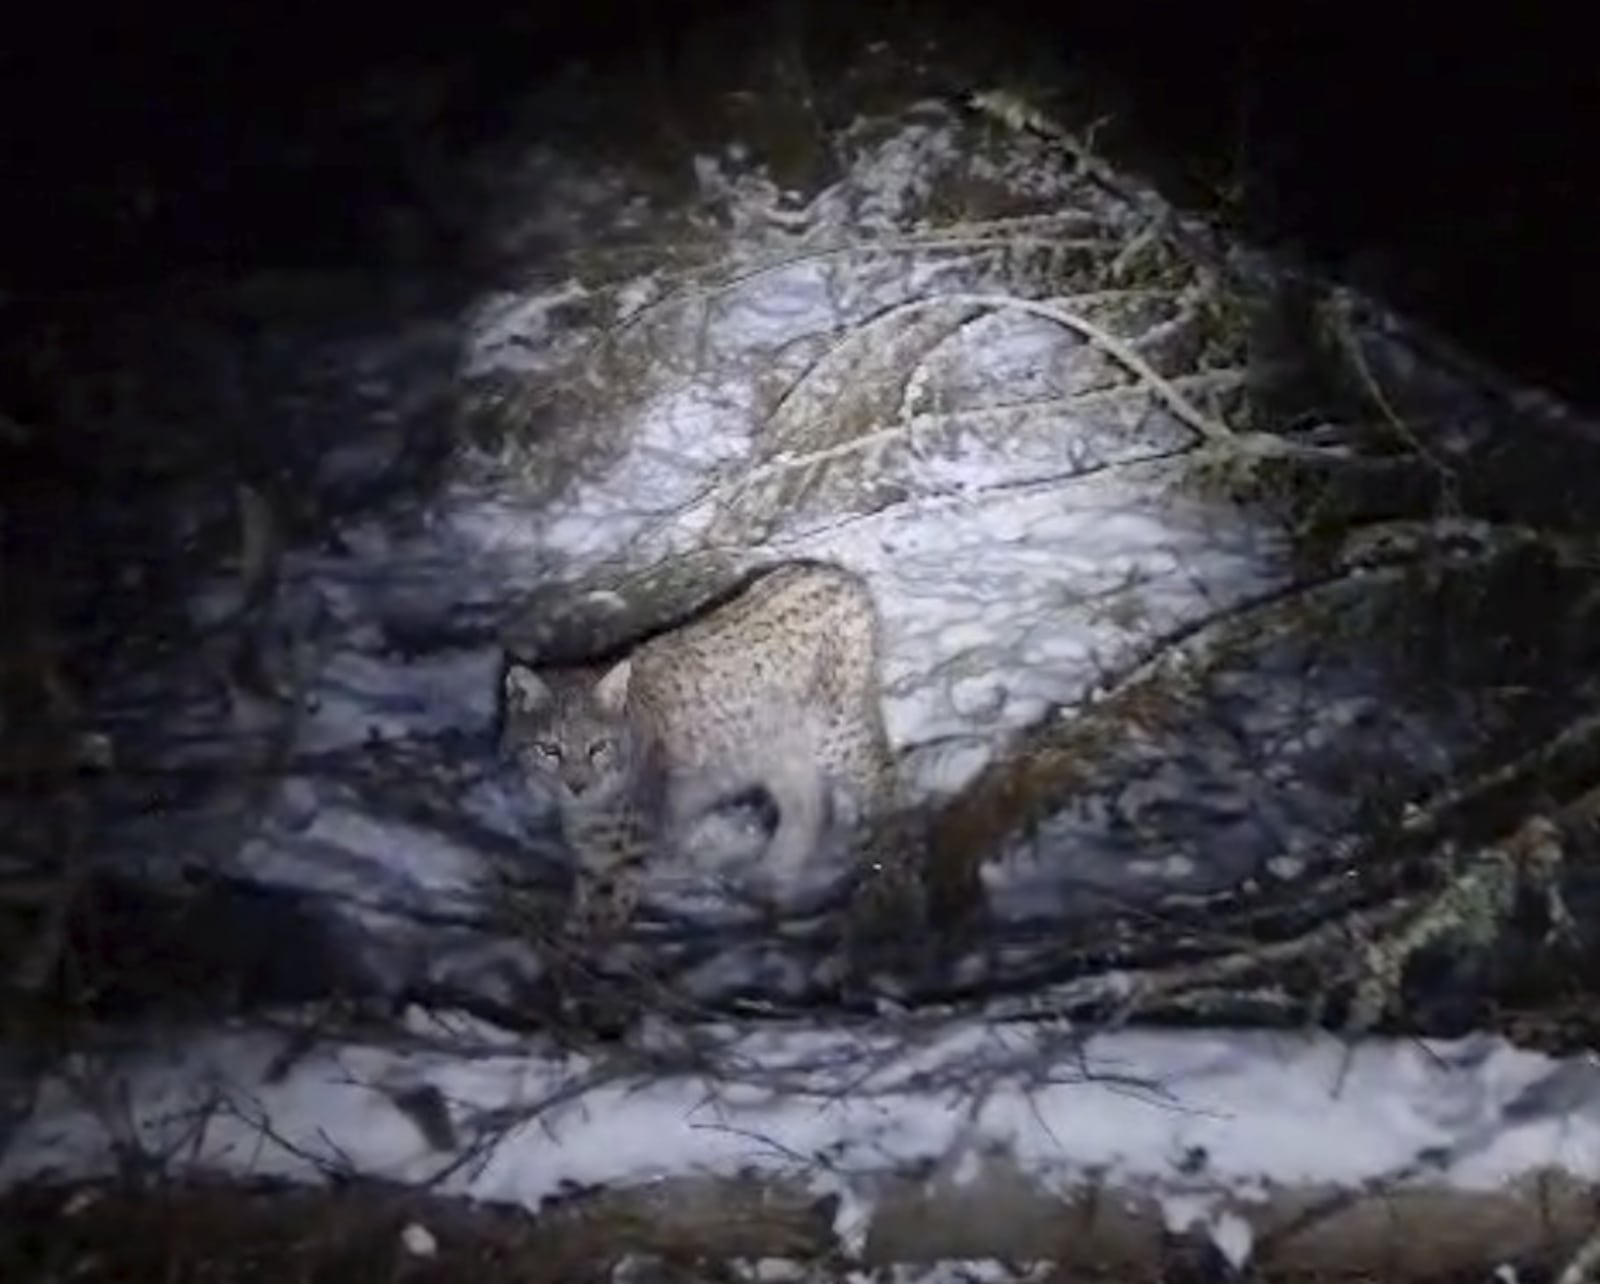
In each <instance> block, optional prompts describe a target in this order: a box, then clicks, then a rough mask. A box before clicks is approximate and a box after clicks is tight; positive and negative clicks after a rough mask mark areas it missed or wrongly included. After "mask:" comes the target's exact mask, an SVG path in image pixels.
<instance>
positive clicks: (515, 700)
mask: <svg viewBox="0 0 1600 1284" xmlns="http://www.w3.org/2000/svg"><path fill="white" fill-rule="evenodd" d="M505 692H506V707H507V708H508V709H512V710H515V711H516V712H517V713H538V712H539V710H540V709H543V708H544V707H545V706H546V705H548V704H549V703H550V700H551V696H552V693H551V690H550V687H549V684H548V683H546V682H545V680H544V679H543V678H541V677H540V676H539V675H538V674H537V673H535V672H534V671H533V670H532V669H530V668H529V667H528V666H527V665H525V664H513V665H511V666H510V667H508V668H507V669H506V677H505Z"/></svg>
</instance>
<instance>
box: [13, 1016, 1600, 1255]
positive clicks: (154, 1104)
mask: <svg viewBox="0 0 1600 1284" xmlns="http://www.w3.org/2000/svg"><path fill="white" fill-rule="evenodd" d="M472 1024H473V1023H471V1022H467V1021H463V1022H462V1023H461V1025H460V1026H459V1027H458V1028H459V1029H463V1030H466V1029H470V1028H471V1027H472ZM725 1033H727V1034H728V1035H730V1036H731V1037H733V1043H732V1045H731V1047H730V1048H729V1052H730V1054H731V1055H730V1058H729V1061H728V1064H730V1065H741V1066H745V1067H749V1068H750V1069H747V1070H746V1071H745V1072H743V1078H741V1079H739V1080H732V1079H718V1078H716V1077H709V1078H708V1077H706V1076H705V1075H704V1074H703V1073H702V1072H698V1071H697V1072H696V1073H694V1074H692V1075H673V1074H669V1073H661V1072H658V1073H657V1074H655V1075H646V1076H644V1077H617V1078H612V1079H607V1078H605V1077H603V1076H602V1077H601V1078H600V1079H599V1081H593V1082H589V1086H587V1087H583V1086H581V1085H583V1084H584V1082H585V1081H586V1080H590V1079H591V1078H593V1077H594V1076H596V1075H597V1074H598V1073H599V1072H600V1070H601V1069H602V1067H601V1066H600V1065H599V1064H598V1063H596V1062H593V1061H591V1060H590V1059H588V1058H586V1057H584V1056H581V1055H578V1054H575V1053H561V1052H559V1051H557V1050H555V1049H553V1048H549V1047H541V1048H540V1049H538V1050H535V1051H531V1052H515V1051H509V1050H508V1051H506V1052H503V1053H502V1052H495V1051H494V1050H493V1046H494V1045H493V1044H492V1043H490V1042H488V1041H483V1042H481V1043H480V1044H479V1048H480V1053H479V1055H476V1056H474V1057H471V1058H463V1057H460V1056H452V1055H448V1054H444V1053H427V1052H410V1053H406V1052H396V1051H392V1050H386V1049H383V1048H378V1047H375V1046H368V1045H361V1044H356V1043H347V1044H344V1045H342V1046H332V1047H323V1048H320V1049H319V1050H318V1051H316V1052H314V1053H310V1054H308V1055H306V1056H305V1057H304V1058H303V1059H301V1060H299V1061H297V1062H296V1063H295V1065H294V1067H293V1068H291V1069H290V1070H289V1071H288V1073H287V1074H285V1075H283V1076H282V1077H280V1078H276V1079H273V1078H271V1077H270V1076H269V1075H268V1073H267V1070H268V1067H269V1066H270V1065H271V1063H272V1062H273V1060H274V1058H275V1057H276V1056H277V1055H278V1054H279V1053H280V1052H281V1042H280V1041H279V1039H278V1038H276V1037H272V1036H269V1035H266V1034H262V1033H248V1032H218V1033H212V1034H209V1035H203V1036H199V1037H194V1038H190V1039H187V1040H184V1041H180V1042H178V1043H177V1044H176V1045H172V1044H167V1045H165V1046H162V1045H161V1044H159V1043H157V1044H153V1045H152V1046H151V1047H149V1048H148V1049H145V1050H144V1051H142V1052H140V1053H138V1054H133V1055H130V1056H128V1057H126V1058H125V1059H124V1060H122V1061H120V1062H113V1063H112V1064H111V1066H110V1067H109V1069H110V1070H111V1071H113V1072H115V1073H116V1074H117V1075H118V1076H119V1077H120V1078H121V1079H122V1081H123V1082H124V1083H125V1086H126V1091H125V1093H122V1092H119V1094H118V1095H117V1097H116V1098H115V1099H116V1100H118V1101H120V1102H125V1103H126V1109H127V1120H126V1122H127V1125H128V1126H129V1127H130V1128H131V1130H132V1133H131V1135H132V1136H134V1137H136V1138H137V1139H138V1140H139V1142H140V1143H141V1144H142V1145H143V1146H144V1147H145V1148H146V1149H147V1150H148V1151H150V1152H151V1153H159V1154H166V1155H172V1154H176V1153H179V1150H180V1145H179V1143H181V1150H182V1153H183V1154H185V1155H186V1156H188V1157H189V1158H188V1160H187V1162H189V1163H192V1164H193V1165H195V1166H196V1167H198V1168H201V1169H220V1170H222V1171H224V1172H227V1173H231V1174H235V1175H240V1176H265V1175H271V1176H280V1177H287V1178H293V1179H296V1180H302V1181H316V1180H320V1179H321V1176H322V1174H321V1171H320V1170H319V1168H318V1167H317V1165H318V1163H319V1162H320V1163H324V1164H329V1165H332V1166H334V1167H335V1168H337V1169H340V1170H344V1171H351V1170H353V1171H357V1172H361V1173H365V1174H368V1175H372V1176H377V1177H382V1178H387V1179H392V1180H399V1181H425V1180H428V1179H429V1178H430V1177H432V1176H434V1175H436V1174H437V1173H438V1172H439V1171H440V1169H441V1168H442V1167H444V1166H447V1165H450V1164H451V1162H452V1158H453V1157H451V1156H440V1155H439V1154H438V1153H437V1152H435V1151H433V1150H431V1149H430V1148H429V1146H428V1144H427V1143H426V1142H425V1141H424V1140H423V1139H422V1138H420V1137H419V1136H418V1134H417V1131H416V1129H415V1127H414V1126H413V1125H412V1124H411V1123H410V1122H409V1121H408V1120H407V1119H406V1118H405V1116H404V1115H403V1114H401V1113H400V1112H399V1111H398V1110H397V1109H396V1108H395V1107H394V1106H393V1105H392V1104H391V1103H390V1101H389V1098H388V1096H387V1095H386V1094H385V1093H384V1092H383V1091H382V1090H381V1088H380V1087H379V1086H378V1085H381V1084H383V1083H389V1082H394V1081H395V1080H396V1078H397V1077H403V1078H404V1081H406V1082H413V1083H431V1084H432V1085H433V1086H434V1087H435V1088H437V1089H438V1091H439V1092H440V1093H441V1094H442V1095H443V1096H444V1097H445V1099H446V1100H449V1101H450V1102H451V1103H452V1108H453V1113H455V1114H456V1115H457V1117H458V1118H461V1119H468V1120H470V1119H473V1118H485V1117H490V1115H491V1114H495V1113H498V1115H499V1117H500V1118H502V1119H504V1118H506V1117H508V1116H507V1113H506V1112H510V1117H514V1118H523V1119H525V1121H526V1122H525V1123H523V1124H521V1125H517V1126H512V1127H510V1128H508V1129H507V1130H506V1131H505V1132H504V1134H503V1135H502V1136H501V1137H500V1139H499V1141H498V1143H497V1144H495V1145H493V1146H492V1147H491V1148H490V1152H489V1154H488V1155H487V1156H486V1158H485V1162H484V1163H482V1164H481V1165H474V1166H469V1167H467V1168H458V1169H457V1170H456V1171H454V1172H452V1173H451V1174H450V1175H449V1176H447V1177H446V1178H445V1180H444V1182H443V1184H442V1188H443V1189H444V1190H445V1191H447V1192H450V1193H461V1194H470V1195H474V1196H477V1197H480V1198H485V1199H494V1200H509V1201H515V1202H520V1203H523V1204H526V1205H529V1206H537V1205H538V1204H539V1202H540V1201H541V1200H543V1199H545V1198H547V1197H549V1196H551V1195H555V1194H558V1193H560V1192H561V1191H562V1190H564V1189H568V1188H570V1187H571V1186H572V1185H573V1184H574V1183H576V1184H577V1185H579V1186H584V1187H589V1186H613V1185H615V1186H621V1185H632V1184H637V1183H640V1182H648V1181H650V1180H652V1179H656V1178H661V1177H666V1176H672V1175H685V1174H701V1175H723V1176H729V1177H733V1176H737V1175H741V1174H743V1175H747V1176H749V1175H764V1176H771V1177H779V1176H782V1177H796V1176H798V1177H802V1178H805V1179H807V1180H809V1181H810V1182H811V1184H812V1185H813V1186H814V1187H815V1188H816V1189H817V1190H818V1193H819V1194H822V1193H835V1194H838V1195H839V1196H840V1197H841V1199H842V1202H841V1204H840V1212H839V1220H840V1230H841V1232H843V1233H844V1234H845V1235H846V1238H847V1239H859V1236H860V1235H861V1234H862V1233H863V1228H864V1220H865V1219H866V1218H867V1217H869V1215H870V1212H871V1195H870V1192H871V1190H872V1189H874V1186H873V1183H874V1181H875V1180H877V1179H879V1178H881V1177H882V1176H884V1175H886V1174H890V1173H900V1174H908V1173H911V1172H914V1171H928V1170H929V1165H937V1164H938V1163H939V1161H940V1160H942V1159H944V1158H946V1157H948V1156H952V1155H955V1154H957V1153H958V1152H959V1151H960V1150H961V1149H962V1148H965V1147H973V1148H975V1149H978V1150H981V1151H983V1152H984V1153H992V1154H1007V1155H1009V1156H1011V1157H1013V1158H1014V1159H1015V1160H1016V1161H1017V1162H1018V1163H1020V1164H1021V1165H1022V1166H1023V1167H1024V1169H1025V1170H1026V1171H1028V1172H1030V1173H1032V1174H1035V1175H1037V1177H1038V1178H1039V1179H1040V1180H1041V1181H1042V1182H1044V1184H1045V1185H1046V1186H1047V1187H1049V1188H1054V1189H1058V1190H1061V1191H1063V1192H1065V1191H1066V1190H1068V1189H1070V1188H1071V1187H1073V1186H1074V1184H1076V1183H1081V1182H1084V1181H1087V1180H1089V1179H1090V1178H1091V1175H1096V1174H1098V1175H1099V1176H1100V1177H1102V1178H1104V1179H1105V1180H1108V1181H1110V1182H1111V1183H1112V1184H1113V1185H1114V1186H1118V1187H1125V1188H1128V1189H1132V1190H1138V1191H1141V1192H1146V1193H1148V1194H1150V1195H1152V1196H1154V1197H1156V1198H1160V1199H1163V1200H1170V1201H1171V1202H1170V1204H1169V1210H1170V1213H1171V1215H1174V1216H1180V1217H1189V1219H1190V1220H1193V1219H1194V1218H1196V1217H1199V1216H1201V1215H1202V1214H1204V1215H1205V1216H1207V1217H1209V1216H1210V1214H1209V1212H1207V1210H1208V1209H1211V1208H1214V1207H1223V1204H1221V1203H1219V1202H1218V1201H1219V1200H1221V1199H1222V1197H1223V1196H1224V1195H1226V1196H1228V1197H1229V1200H1228V1202H1229V1203H1231V1205H1232V1207H1233V1208H1234V1209H1235V1210H1237V1206H1238V1201H1239V1200H1241V1199H1244V1200H1248V1199H1250V1198H1252V1197H1255V1198H1259V1197H1262V1196H1263V1195H1264V1193H1265V1192H1266V1191H1267V1190H1268V1189H1270V1188H1273V1187H1284V1186H1291V1187H1292V1186H1299V1185H1303V1184H1314V1185H1318V1186H1322V1185H1334V1186H1341V1187H1353V1186H1356V1185H1358V1184H1361V1183H1364V1182H1367V1181H1371V1180H1373V1179H1376V1178H1379V1177H1383V1176H1386V1175H1387V1176H1390V1177H1392V1176H1393V1175H1394V1174H1396V1173H1398V1172H1401V1171H1403V1170H1406V1169H1408V1167H1409V1166H1411V1165H1416V1164H1418V1163H1419V1160H1420V1157H1421V1156H1422V1155H1423V1153H1424V1152H1426V1151H1433V1152H1435V1153H1437V1154H1438V1155H1440V1156H1441V1158H1440V1159H1439V1160H1438V1167H1437V1170H1436V1171H1435V1170H1433V1169H1429V1168H1428V1167H1427V1165H1425V1164H1424V1165H1422V1166H1421V1171H1422V1172H1423V1173H1424V1174H1426V1175H1428V1176H1430V1177H1431V1178H1432V1179H1434V1180H1439V1181H1444V1182H1448V1183H1450V1184H1453V1185H1456V1186H1459V1187H1464V1188H1472V1189H1484V1190H1488V1189H1494V1188H1496V1187H1498V1186H1500V1185H1501V1184H1503V1183H1505V1182H1507V1181H1509V1180H1511V1179H1513V1178H1516V1177H1519V1176H1522V1175H1526V1174H1527V1173H1529V1172H1532V1171H1534V1170H1536V1169H1539V1168H1543V1167H1550V1168H1555V1169H1560V1170H1564V1171H1566V1172H1568V1173H1570V1174H1572V1175H1573V1176H1574V1177H1576V1178H1578V1179H1580V1180H1586V1181H1592V1180H1595V1179H1597V1178H1600V1098H1597V1099H1588V1100H1585V1101H1582V1102H1580V1103H1578V1104H1577V1106H1576V1107H1573V1106H1570V1105H1566V1104H1563V1105H1562V1107H1561V1108H1559V1109H1552V1110H1550V1111H1548V1112H1545V1111H1524V1110H1508V1109H1507V1107H1508V1106H1510V1105H1511V1104H1512V1103H1513V1102H1515V1101H1517V1100H1518V1099H1519V1098H1521V1097H1523V1096H1524V1095H1525V1094H1526V1093H1527V1092H1528V1091H1529V1090H1530V1088H1533V1087H1535V1086H1536V1085H1538V1084H1539V1083H1540V1082H1542V1081H1544V1080H1546V1079H1548V1078H1549V1077H1550V1076H1551V1075H1553V1074H1556V1073H1558V1072H1560V1071H1562V1070H1563V1069H1564V1066H1565V1064H1566V1063H1560V1062H1556V1061H1553V1060H1551V1059H1549V1058H1546V1057H1543V1056H1540V1055H1537V1054H1534V1053H1528V1052H1521V1051H1517V1050H1515V1049H1513V1048H1511V1047H1509V1046H1508V1045H1506V1044H1504V1043H1502V1042H1500V1041H1497V1040H1490V1039H1481V1038H1479V1039H1471V1040H1464V1041H1460V1042H1455V1043H1435V1044H1423V1043H1410V1042H1408V1043H1382V1042H1374V1043H1370V1044H1363V1045H1360V1046H1359V1047H1357V1048H1356V1049H1354V1050H1353V1052H1354V1055H1353V1056H1352V1049H1351V1048H1350V1047H1349V1046H1348V1045H1347V1044H1346V1043H1345V1042H1344V1041H1342V1040H1339V1039H1337V1038H1333V1037H1322V1036H1302V1035H1288V1034H1284V1035H1263V1034H1243V1033H1228V1032H1217V1033H1211V1034H1198V1035H1189V1034H1180V1033H1158V1032H1144V1031H1123V1032H1117V1033H1109V1034H1101V1035H1093V1036H1089V1037H1086V1038H1085V1039H1084V1041H1083V1044H1082V1053H1083V1055H1082V1059H1081V1062H1080V1061H1075V1062H1074V1065H1081V1067H1082V1070H1083V1072H1084V1075H1083V1077H1081V1078H1076V1079H1064V1078H1063V1077H1062V1076H1061V1075H1060V1074H1059V1072H1057V1073H1053V1074H1050V1075H1044V1074H1042V1073H1041V1072H1042V1071H1043V1070H1044V1069H1045V1068H1046V1067H1047V1066H1049V1065H1056V1066H1057V1068H1058V1071H1059V1062H1060V1058H1059V1050H1054V1051H1052V1050H1051V1049H1052V1045H1049V1044H1047V1043H1046V1042H1043V1041H1042V1040H1036V1037H1035V1036H1034V1035H1032V1034H1030V1033H1029V1032H1028V1031H1026V1030H1023V1029H1021V1028H1012V1029H1008V1030H1006V1031H1004V1032H1003V1033H1002V1032H1001V1031H998V1030H996V1029H992V1028H986V1027H982V1026H978V1025H962V1024H958V1025H952V1026H950V1027H947V1028H946V1029H945V1030H944V1031H943V1032H942V1033H941V1034H939V1035H938V1036H937V1037H934V1038H932V1039H931V1040H930V1041H929V1042H927V1043H925V1044H912V1045H908V1044H907V1043H906V1040H905V1035H904V1032H896V1031H894V1030H892V1029H887V1028H886V1029H883V1030H879V1031H866V1030H858V1029H836V1030H827V1029H821V1030H811V1031H795V1030H790V1029H782V1030H778V1029H762V1030H755V1031H749V1032H746V1033H743V1034H735V1033H734V1032H732V1031H727V1032H725ZM502 1043H503V1041H502ZM896 1049H898V1050H899V1052H898V1055H889V1056H887V1057H885V1056H884V1055H883V1054H884V1053H891V1054H892V1053H893V1052H894V1051H895V1050H896ZM974 1058H978V1059H977V1060H974ZM979 1065H981V1066H982V1067H983V1070H982V1078H983V1086H982V1088H981V1089H979V1088H977V1087H974V1088H973V1089H972V1090H971V1091H969V1092H952V1091H950V1090H948V1088H945V1087H938V1088H936V1087H934V1086H931V1085H933V1084H936V1083H938V1084H943V1083H947V1082H951V1083H953V1082H972V1079H971V1076H972V1074H973V1073H974V1070H975V1067H977V1066H979ZM863 1067H869V1069H868V1071H867V1072H866V1073H865V1075H863V1069H862V1068H863ZM777 1074H783V1075H784V1077H785V1080H786V1083H785V1086H784V1087H783V1088H782V1090H779V1089H778V1088H777V1086H776V1084H775V1083H773V1082H771V1081H769V1079H768V1078H767V1076H768V1075H777ZM518 1112H523V1113H520V1114H519V1113H518ZM114 1132H115V1126H113V1127H112V1128H109V1129H108V1127H107V1126H106V1124H105V1123H103V1122H102V1120H101V1119H100V1117H99V1116H98V1115H97V1114H95V1113H94V1111H93V1110H92V1108H90V1107H88V1106H86V1105H85V1102H84V1098H83V1096H82V1094H80V1093H79V1092H77V1091H76V1090H75V1089H74V1088H73V1087H71V1086H70V1085H68V1084H65V1083H63V1082H61V1081H59V1080H48V1081H46V1083H45V1084H44V1085H43V1088H42V1090H41V1093H40V1096H39V1098H38V1106H37V1108H36V1110H35V1111H34V1113H33V1115H32V1116H31V1117H30V1118H29V1119H28V1120H27V1121H26V1122H25V1123H24V1124H22V1125H21V1127H20V1128H19V1129H18V1131H17V1134H16V1136H15V1138H14V1140H13V1143H12V1145H11V1146H10V1148H9V1149H8V1151H7V1153H6V1154H5V1155H4V1157H3V1159H0V1180H3V1181H4V1182H5V1183H7V1184H10V1183H15V1182H18V1181H22V1180H26V1179H28V1178H32V1177H40V1176H45V1175H54V1176H66V1177H90V1176H97V1175H102V1174H107V1173H109V1172H111V1171H112V1170H113V1169H114V1168H115V1165H116V1158H117V1157H116V1151H115V1147H114V1146H113V1144H112V1135H113V1133H114ZM1195 1154H1203V1155H1204V1156H1205V1160H1206V1162H1205V1165H1204V1167H1203V1169H1201V1170H1199V1171H1198V1172H1197V1171H1194V1170H1193V1167H1192V1164H1191V1163H1186V1160H1185V1157H1186V1156H1193V1155H1195ZM1241 1215H1242V1214H1241ZM1209 1224H1210V1225H1211V1226H1212V1228H1213V1233H1214V1234H1216V1235H1217V1236H1218V1238H1219V1246H1220V1247H1222V1248H1223V1249H1224V1251H1225V1252H1228V1253H1230V1255H1232V1254H1233V1253H1239V1252H1243V1251H1244V1248H1245V1245H1246V1239H1247V1237H1246V1235H1245V1233H1244V1231H1243V1230H1242V1229H1241V1228H1240V1227H1239V1226H1237V1225H1236V1224H1235V1223H1234V1222H1233V1221H1231V1220H1228V1219H1227V1218H1219V1219H1214V1220H1212V1221H1211V1222H1210V1223H1209Z"/></svg>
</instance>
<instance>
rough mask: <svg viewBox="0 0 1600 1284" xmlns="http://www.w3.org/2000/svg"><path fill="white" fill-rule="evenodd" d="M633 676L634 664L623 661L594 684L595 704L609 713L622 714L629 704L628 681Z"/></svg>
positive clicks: (629, 661)
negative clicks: (624, 707)
mask: <svg viewBox="0 0 1600 1284" xmlns="http://www.w3.org/2000/svg"><path fill="white" fill-rule="evenodd" d="M632 676H633V662H632V661H631V660H622V661H619V662H618V663H617V664H615V665H613V666H612V668H611V671H610V672H609V673H607V674H606V675H605V677H603V678H601V679H600V681H598V682H596V683H595V684H594V698H595V702H596V703H597V704H599V706H600V707H601V708H602V709H604V710H605V711H606V712H607V713H621V712H622V709H623V706H624V705H626V704H627V702H628V679H630V678H631V677H632Z"/></svg>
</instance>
